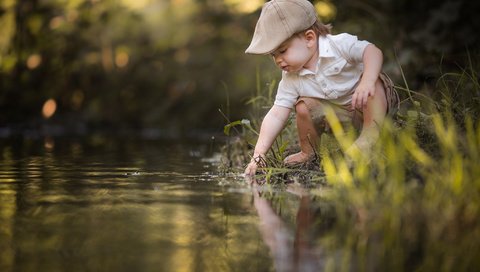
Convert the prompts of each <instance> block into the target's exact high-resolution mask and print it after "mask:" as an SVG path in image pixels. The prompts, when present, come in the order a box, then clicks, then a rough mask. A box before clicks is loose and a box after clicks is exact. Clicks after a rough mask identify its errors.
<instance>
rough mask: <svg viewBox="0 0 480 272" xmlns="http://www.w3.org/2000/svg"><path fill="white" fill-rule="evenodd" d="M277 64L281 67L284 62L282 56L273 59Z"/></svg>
mask: <svg viewBox="0 0 480 272" xmlns="http://www.w3.org/2000/svg"><path fill="white" fill-rule="evenodd" d="M273 60H274V61H275V64H277V65H279V64H280V63H281V62H282V58H281V57H280V56H275V57H273Z"/></svg>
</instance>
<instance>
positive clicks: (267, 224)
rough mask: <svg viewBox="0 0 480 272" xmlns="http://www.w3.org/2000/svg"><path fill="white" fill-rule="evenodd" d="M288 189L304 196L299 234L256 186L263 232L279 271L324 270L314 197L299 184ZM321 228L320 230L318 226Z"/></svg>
mask: <svg viewBox="0 0 480 272" xmlns="http://www.w3.org/2000/svg"><path fill="white" fill-rule="evenodd" d="M288 186H289V187H288V189H287V191H288V192H290V193H292V194H295V195H297V196H299V197H300V206H299V208H298V212H297V216H296V230H295V233H293V231H292V230H291V229H290V228H289V227H288V226H287V225H286V224H285V222H284V221H283V220H282V218H281V217H280V216H279V215H278V214H277V213H276V212H275V211H274V209H273V208H272V205H271V202H270V201H269V200H267V199H265V198H263V197H261V191H259V190H260V189H259V188H258V187H257V188H254V189H253V199H254V201H253V203H254V206H255V208H256V210H257V213H258V216H259V217H260V226H259V228H260V233H261V235H262V238H263V240H264V241H265V244H266V245H267V246H268V247H269V249H270V252H271V254H272V257H273V260H274V263H275V269H276V271H321V270H323V269H322V268H323V266H324V264H323V261H322V258H321V256H322V252H321V249H320V248H319V247H317V246H315V243H314V242H315V235H314V234H315V233H314V231H315V229H317V228H313V224H314V220H315V218H314V213H315V209H314V208H313V206H312V205H311V196H310V195H309V194H308V193H307V192H306V191H305V190H304V189H303V188H302V187H301V186H300V185H298V184H290V185H288ZM317 231H318V229H317Z"/></svg>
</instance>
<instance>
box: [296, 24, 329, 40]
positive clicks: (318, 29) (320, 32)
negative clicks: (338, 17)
mask: <svg viewBox="0 0 480 272" xmlns="http://www.w3.org/2000/svg"><path fill="white" fill-rule="evenodd" d="M308 30H313V32H315V34H316V35H317V37H319V36H327V35H328V34H331V33H332V25H331V24H326V25H324V24H322V22H320V20H316V21H315V23H314V24H313V25H312V26H311V27H309V28H307V29H305V30H302V31H299V32H297V33H295V34H293V36H298V35H301V34H303V33H305V31H308ZM293 36H292V37H293Z"/></svg>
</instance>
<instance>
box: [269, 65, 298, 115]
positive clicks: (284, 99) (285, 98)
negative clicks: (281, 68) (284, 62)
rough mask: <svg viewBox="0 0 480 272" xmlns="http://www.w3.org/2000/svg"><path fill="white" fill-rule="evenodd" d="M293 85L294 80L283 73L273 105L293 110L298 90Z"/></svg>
mask: <svg viewBox="0 0 480 272" xmlns="http://www.w3.org/2000/svg"><path fill="white" fill-rule="evenodd" d="M294 83H295V80H294V79H293V78H291V76H288V75H287V74H286V73H285V72H284V73H283V74H282V80H280V82H279V83H278V89H277V96H276V97H275V102H274V104H275V105H277V106H282V107H286V108H289V109H293V106H294V105H295V103H296V102H297V99H298V89H297V87H296V86H295V84H294Z"/></svg>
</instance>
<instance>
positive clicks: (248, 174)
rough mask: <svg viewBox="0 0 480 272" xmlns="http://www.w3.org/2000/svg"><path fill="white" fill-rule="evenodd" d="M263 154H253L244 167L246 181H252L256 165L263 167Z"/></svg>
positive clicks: (264, 163)
mask: <svg viewBox="0 0 480 272" xmlns="http://www.w3.org/2000/svg"><path fill="white" fill-rule="evenodd" d="M265 166H266V162H265V155H261V154H254V155H253V157H252V160H251V161H250V163H249V164H248V165H247V167H246V168H245V178H246V179H247V181H249V182H250V183H252V182H253V181H254V177H255V174H256V173H257V169H258V167H265Z"/></svg>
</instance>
